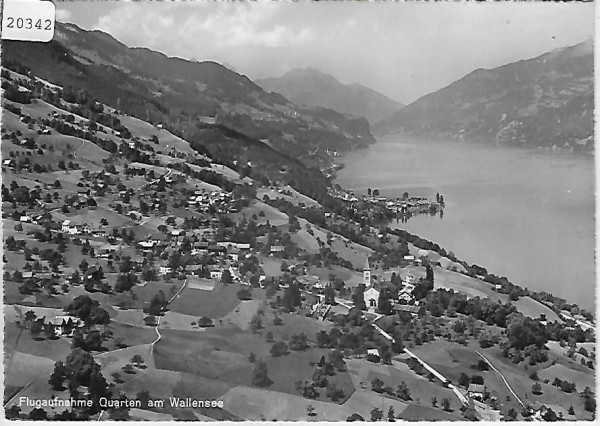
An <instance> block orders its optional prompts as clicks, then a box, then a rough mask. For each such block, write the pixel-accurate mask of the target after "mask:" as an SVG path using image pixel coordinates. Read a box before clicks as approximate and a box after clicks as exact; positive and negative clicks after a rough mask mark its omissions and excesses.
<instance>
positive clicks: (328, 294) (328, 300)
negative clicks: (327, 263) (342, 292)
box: [324, 285, 335, 305]
mask: <svg viewBox="0 0 600 426" xmlns="http://www.w3.org/2000/svg"><path fill="white" fill-rule="evenodd" d="M324 294H325V300H324V302H325V304H327V305H335V290H334V289H333V287H332V286H331V285H328V286H327V287H325V291H324Z"/></svg>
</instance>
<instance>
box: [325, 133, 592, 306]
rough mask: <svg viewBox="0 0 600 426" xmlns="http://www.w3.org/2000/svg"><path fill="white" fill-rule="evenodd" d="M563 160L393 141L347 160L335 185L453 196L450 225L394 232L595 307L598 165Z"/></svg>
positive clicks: (434, 221) (424, 224)
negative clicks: (596, 187) (594, 167)
mask: <svg viewBox="0 0 600 426" xmlns="http://www.w3.org/2000/svg"><path fill="white" fill-rule="evenodd" d="M540 154H541V155H540ZM563 154H564V153H553V152H547V151H546V150H542V151H540V152H538V151H537V150H529V149H521V148H517V149H513V148H512V147H511V148H505V147H495V146H494V147H490V146H481V145H477V144H473V143H472V142H461V141H447V142H439V141H429V140H425V141H423V140H420V139H416V138H412V137H410V138H406V139H405V138H402V139H401V140H394V138H393V137H386V138H384V139H378V142H377V144H375V145H372V146H371V147H370V149H368V150H367V149H365V150H362V149H361V150H360V151H355V152H352V153H348V154H346V155H345V156H344V157H343V161H344V164H345V168H344V169H342V170H341V171H340V173H339V175H338V177H337V178H336V179H335V180H334V183H336V184H339V185H341V186H342V187H344V188H347V189H349V190H352V191H355V192H356V193H366V191H367V188H372V189H375V188H377V189H379V190H380V192H381V194H382V195H383V196H386V197H395V196H400V195H401V194H402V193H403V192H404V191H408V192H410V193H411V195H417V196H423V197H427V198H431V197H433V196H435V194H436V192H439V193H443V194H444V196H445V198H446V200H445V201H446V209H445V214H444V217H443V219H442V220H440V218H439V217H436V218H434V217H428V215H419V216H414V217H412V218H411V219H410V220H409V221H408V222H407V223H406V224H403V223H399V222H400V221H398V223H395V222H396V221H395V220H394V221H392V222H390V223H389V224H388V226H390V227H392V228H400V229H405V230H407V231H409V232H411V233H413V234H416V235H419V236H420V237H422V238H425V239H427V240H430V241H435V242H436V243H438V244H439V245H440V246H443V247H444V248H445V249H446V250H452V251H453V252H454V253H456V255H457V257H458V258H460V259H462V260H465V261H467V262H468V263H470V264H478V265H484V266H485V267H486V268H488V269H489V270H490V271H493V272H494V273H495V274H497V275H500V276H501V275H504V276H507V277H509V279H511V281H513V282H514V283H515V284H518V285H520V286H522V287H525V288H528V289H531V290H532V291H548V292H550V293H552V294H554V295H556V296H558V297H562V298H564V299H566V300H568V301H569V302H572V303H578V304H579V305H580V306H582V307H584V308H585V309H592V310H595V306H594V304H593V302H592V303H590V298H589V294H594V289H595V261H594V251H595V240H594V233H595V232H594V231H595V223H594V213H595V204H594V186H595V181H594V169H593V166H594V164H593V162H591V161H588V160H587V159H586V158H584V156H580V155H576V154H573V155H563ZM482 165H484V166H485V167H482ZM512 206H516V208H513V207H512ZM590 236H591V238H590ZM533 265H535V266H533ZM567 282H568V283H570V284H569V286H570V287H569V289H567V288H566V287H565V286H563V283H567ZM573 282H575V283H578V285H576V286H575V287H572V284H571V283H573Z"/></svg>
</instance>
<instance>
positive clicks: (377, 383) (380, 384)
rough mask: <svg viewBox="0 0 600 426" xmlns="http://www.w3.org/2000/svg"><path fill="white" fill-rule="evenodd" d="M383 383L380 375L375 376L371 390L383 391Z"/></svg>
mask: <svg viewBox="0 0 600 426" xmlns="http://www.w3.org/2000/svg"><path fill="white" fill-rule="evenodd" d="M383 385H384V383H383V380H381V379H380V378H379V377H375V378H374V379H373V380H371V390H372V391H373V392H377V393H383Z"/></svg>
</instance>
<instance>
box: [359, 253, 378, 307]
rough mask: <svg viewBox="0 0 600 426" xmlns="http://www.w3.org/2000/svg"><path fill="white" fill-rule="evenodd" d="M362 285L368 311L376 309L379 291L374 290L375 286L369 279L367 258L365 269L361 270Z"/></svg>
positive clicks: (369, 271) (369, 272) (369, 270)
mask: <svg viewBox="0 0 600 426" xmlns="http://www.w3.org/2000/svg"><path fill="white" fill-rule="evenodd" d="M363 284H364V285H365V292H364V296H365V303H366V305H367V309H368V310H374V309H376V308H377V302H378V301H379V290H377V289H376V288H375V284H374V283H373V282H372V279H371V266H370V265H369V258H367V259H366V261H365V267H364V269H363Z"/></svg>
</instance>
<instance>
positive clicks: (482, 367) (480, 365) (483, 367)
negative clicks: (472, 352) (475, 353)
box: [477, 359, 490, 371]
mask: <svg viewBox="0 0 600 426" xmlns="http://www.w3.org/2000/svg"><path fill="white" fill-rule="evenodd" d="M477 369H478V370H479V371H488V370H489V369H490V365H489V364H488V363H487V361H484V360H483V359H480V360H479V361H477Z"/></svg>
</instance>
